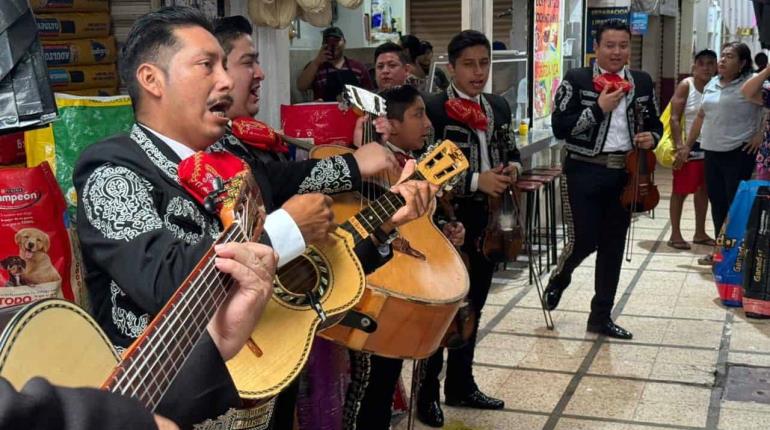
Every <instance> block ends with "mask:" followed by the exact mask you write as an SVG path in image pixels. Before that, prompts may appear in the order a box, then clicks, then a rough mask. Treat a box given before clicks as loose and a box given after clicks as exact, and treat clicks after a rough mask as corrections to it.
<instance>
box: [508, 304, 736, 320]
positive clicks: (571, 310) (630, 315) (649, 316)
mask: <svg viewBox="0 0 770 430" xmlns="http://www.w3.org/2000/svg"><path fill="white" fill-rule="evenodd" d="M515 307H516V308H518V309H535V310H540V307H539V306H530V305H518V304H517V305H516V306H515ZM560 312H567V313H575V314H589V313H590V312H589V311H579V310H575V309H564V310H560ZM621 316H624V317H634V318H648V319H660V320H680V321H708V322H722V321H724V319H721V320H717V319H710V318H694V317H677V316H670V317H662V316H660V315H640V314H625V313H624V314H621Z"/></svg>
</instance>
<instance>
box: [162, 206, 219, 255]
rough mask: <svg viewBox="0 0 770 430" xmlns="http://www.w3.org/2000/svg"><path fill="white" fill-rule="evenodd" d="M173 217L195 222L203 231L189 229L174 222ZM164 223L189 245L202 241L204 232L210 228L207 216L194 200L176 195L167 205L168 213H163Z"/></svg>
mask: <svg viewBox="0 0 770 430" xmlns="http://www.w3.org/2000/svg"><path fill="white" fill-rule="evenodd" d="M171 217H179V218H185V219H188V220H190V221H192V222H194V223H195V225H197V226H198V227H199V228H200V231H201V233H196V232H193V231H187V230H185V229H184V228H182V227H181V226H179V225H178V224H174V223H173V222H172V220H171ZM163 225H164V226H165V227H166V229H167V230H168V231H170V232H171V233H172V234H173V235H174V236H175V237H176V238H177V239H180V240H183V241H185V243H187V244H189V245H195V244H196V243H198V242H200V240H201V238H202V237H203V235H204V233H205V232H206V231H207V230H208V224H207V223H206V218H205V217H204V216H203V214H202V213H201V212H200V211H199V210H198V208H197V207H196V206H195V204H193V202H191V201H189V200H186V199H183V198H182V197H179V196H176V197H174V198H172V199H171V201H170V202H169V203H168V206H167V207H166V213H165V215H163Z"/></svg>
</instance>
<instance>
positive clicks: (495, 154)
mask: <svg viewBox="0 0 770 430" xmlns="http://www.w3.org/2000/svg"><path fill="white" fill-rule="evenodd" d="M455 97H458V96H457V95H456V94H455V91H454V87H453V86H451V85H450V86H449V88H447V90H446V91H443V92H441V93H438V94H433V95H424V96H423V98H424V100H425V109H426V111H427V113H428V118H430V121H431V123H432V124H433V131H434V137H435V139H436V140H439V141H442V140H444V139H449V140H451V141H452V142H454V143H455V144H456V145H457V146H458V147H459V148H460V149H461V150H462V151H463V153H464V154H465V156H466V157H467V158H468V161H469V162H470V167H469V168H468V170H467V171H466V172H465V173H463V175H462V177H461V178H460V180H459V181H458V183H457V185H455V187H454V188H453V192H454V194H455V195H457V196H460V197H470V196H472V195H474V194H476V193H480V191H476V193H473V192H471V191H470V189H471V188H470V186H471V178H472V176H473V173H479V172H481V155H480V148H481V144H480V142H479V138H478V135H477V134H476V131H475V130H473V129H471V128H470V127H468V126H467V125H465V124H463V123H461V122H458V121H455V120H453V119H451V118H449V117H448V116H447V114H446V110H445V109H444V103H446V101H447V100H449V99H452V98H455ZM481 107H482V108H483V109H484V113H485V114H486V115H487V119H488V120H489V122H488V125H487V130H486V140H487V150H488V151H489V161H490V163H491V164H492V167H494V166H496V165H499V164H500V163H508V162H520V161H521V158H520V155H519V150H518V149H517V148H516V137H515V134H514V133H515V130H514V129H513V128H512V127H511V108H510V107H509V106H508V102H506V101H505V99H503V98H502V97H500V96H498V95H495V94H486V93H484V94H482V95H481Z"/></svg>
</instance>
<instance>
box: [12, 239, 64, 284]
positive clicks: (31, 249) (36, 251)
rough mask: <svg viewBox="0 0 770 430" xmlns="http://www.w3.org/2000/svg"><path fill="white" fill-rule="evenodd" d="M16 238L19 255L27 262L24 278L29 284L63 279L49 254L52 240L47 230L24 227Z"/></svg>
mask: <svg viewBox="0 0 770 430" xmlns="http://www.w3.org/2000/svg"><path fill="white" fill-rule="evenodd" d="M15 240H16V244H17V245H19V255H20V256H21V258H22V259H23V260H24V262H25V263H26V264H27V267H26V269H25V270H24V278H25V279H26V281H27V282H28V285H38V284H45V283H47V282H59V281H61V275H59V272H58V271H57V270H56V268H55V267H54V265H53V263H51V258H50V257H49V256H48V248H50V247H51V242H50V239H49V238H48V235H47V234H46V233H45V232H43V231H42V230H39V229H36V228H33V227H28V228H23V229H21V230H19V231H17V232H16V236H15Z"/></svg>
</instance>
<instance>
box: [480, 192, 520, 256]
mask: <svg viewBox="0 0 770 430" xmlns="http://www.w3.org/2000/svg"><path fill="white" fill-rule="evenodd" d="M487 202H488V203H487V205H488V214H489V217H488V221H487V227H486V228H485V229H484V233H483V234H482V235H481V237H480V238H479V241H478V250H479V252H481V254H482V255H483V256H484V257H485V258H486V259H487V260H489V261H490V262H492V263H504V262H506V261H514V260H516V257H518V255H519V253H520V252H521V248H522V245H523V242H524V235H523V233H522V230H523V229H522V226H521V216H520V215H519V196H518V193H516V192H515V191H514V189H513V188H512V187H508V188H506V189H505V191H503V193H502V194H501V195H500V197H488V200H487Z"/></svg>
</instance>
